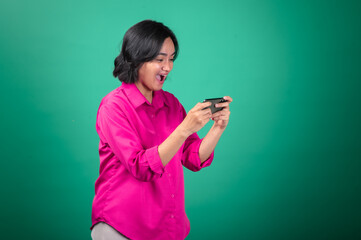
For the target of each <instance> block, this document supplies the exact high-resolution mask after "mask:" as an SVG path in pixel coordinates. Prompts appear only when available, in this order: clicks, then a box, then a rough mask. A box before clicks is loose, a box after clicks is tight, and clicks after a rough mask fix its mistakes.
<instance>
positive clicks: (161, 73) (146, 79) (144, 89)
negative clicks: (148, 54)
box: [135, 37, 175, 100]
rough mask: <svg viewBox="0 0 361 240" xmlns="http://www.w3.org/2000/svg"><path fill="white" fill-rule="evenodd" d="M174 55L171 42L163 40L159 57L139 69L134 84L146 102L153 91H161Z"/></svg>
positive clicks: (170, 40)
mask: <svg viewBox="0 0 361 240" xmlns="http://www.w3.org/2000/svg"><path fill="white" fill-rule="evenodd" d="M174 54H175V48H174V44H173V41H172V39H171V38H170V37H168V38H166V39H165V40H164V42H163V45H162V48H161V49H160V52H159V55H158V56H157V57H156V58H155V59H153V60H151V61H149V62H145V63H143V65H142V66H141V67H140V69H139V71H138V81H137V82H136V83H135V84H136V85H137V87H138V89H139V90H140V92H141V93H142V94H143V95H144V96H145V97H146V98H147V99H148V100H151V99H152V93H153V91H158V90H160V89H162V87H163V83H164V80H165V79H166V77H167V75H168V74H169V72H170V71H171V70H172V68H173V60H174ZM149 98H150V99H149Z"/></svg>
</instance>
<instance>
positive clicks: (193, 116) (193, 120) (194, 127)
mask: <svg viewBox="0 0 361 240" xmlns="http://www.w3.org/2000/svg"><path fill="white" fill-rule="evenodd" d="M209 106H211V103H210V102H205V103H197V104H196V105H195V106H194V107H193V108H192V109H191V110H190V111H189V112H188V114H187V116H186V117H185V118H184V120H183V122H182V123H181V124H180V127H181V128H182V129H183V130H184V131H185V133H186V134H187V135H191V134H193V133H195V132H198V131H199V130H200V129H202V128H203V127H204V125H206V124H207V122H208V121H209V120H210V118H211V116H212V112H211V109H210V108H208V107H209ZM204 108H206V109H204Z"/></svg>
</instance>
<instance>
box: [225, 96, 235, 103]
mask: <svg viewBox="0 0 361 240" xmlns="http://www.w3.org/2000/svg"><path fill="white" fill-rule="evenodd" d="M223 99H224V100H227V102H229V103H231V102H232V101H233V99H232V98H231V97H230V96H224V97H223Z"/></svg>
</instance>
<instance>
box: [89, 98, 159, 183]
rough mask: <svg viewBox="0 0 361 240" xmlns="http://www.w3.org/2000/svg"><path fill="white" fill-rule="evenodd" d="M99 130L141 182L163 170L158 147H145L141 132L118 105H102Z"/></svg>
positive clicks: (100, 134) (98, 118) (154, 177)
mask: <svg viewBox="0 0 361 240" xmlns="http://www.w3.org/2000/svg"><path fill="white" fill-rule="evenodd" d="M96 126H97V131H98V133H99V136H100V138H101V140H102V141H103V142H105V143H107V144H108V145H109V147H110V148H111V149H112V151H113V153H114V154H115V155H116V157H117V158H118V159H119V160H120V161H121V163H122V164H123V165H124V166H125V167H126V168H127V169H128V171H129V172H130V173H131V174H132V175H133V176H134V177H135V178H137V179H138V180H140V181H153V180H155V179H157V178H159V177H160V176H161V175H162V174H163V172H164V166H163V163H162V161H161V159H160V157H159V153H158V146H153V147H151V148H148V149H144V148H143V146H142V144H141V141H140V139H139V136H138V133H137V132H136V131H135V129H134V128H133V127H132V126H131V124H130V122H129V120H128V119H127V118H126V117H125V114H124V113H123V112H122V111H121V110H120V109H119V107H113V106H111V105H109V104H108V105H102V106H101V107H100V109H99V111H98V116H97V125H96Z"/></svg>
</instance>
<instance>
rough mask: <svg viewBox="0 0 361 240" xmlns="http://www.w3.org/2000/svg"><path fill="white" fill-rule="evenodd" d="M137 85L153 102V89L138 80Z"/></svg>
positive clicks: (150, 101)
mask: <svg viewBox="0 0 361 240" xmlns="http://www.w3.org/2000/svg"><path fill="white" fill-rule="evenodd" d="M135 85H136V86H137V88H138V89H139V91H140V92H141V93H142V94H143V96H144V97H145V98H146V99H147V100H148V101H149V103H150V104H152V100H153V91H152V90H149V89H146V88H145V87H144V86H143V85H142V84H140V83H139V82H136V83H135Z"/></svg>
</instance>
